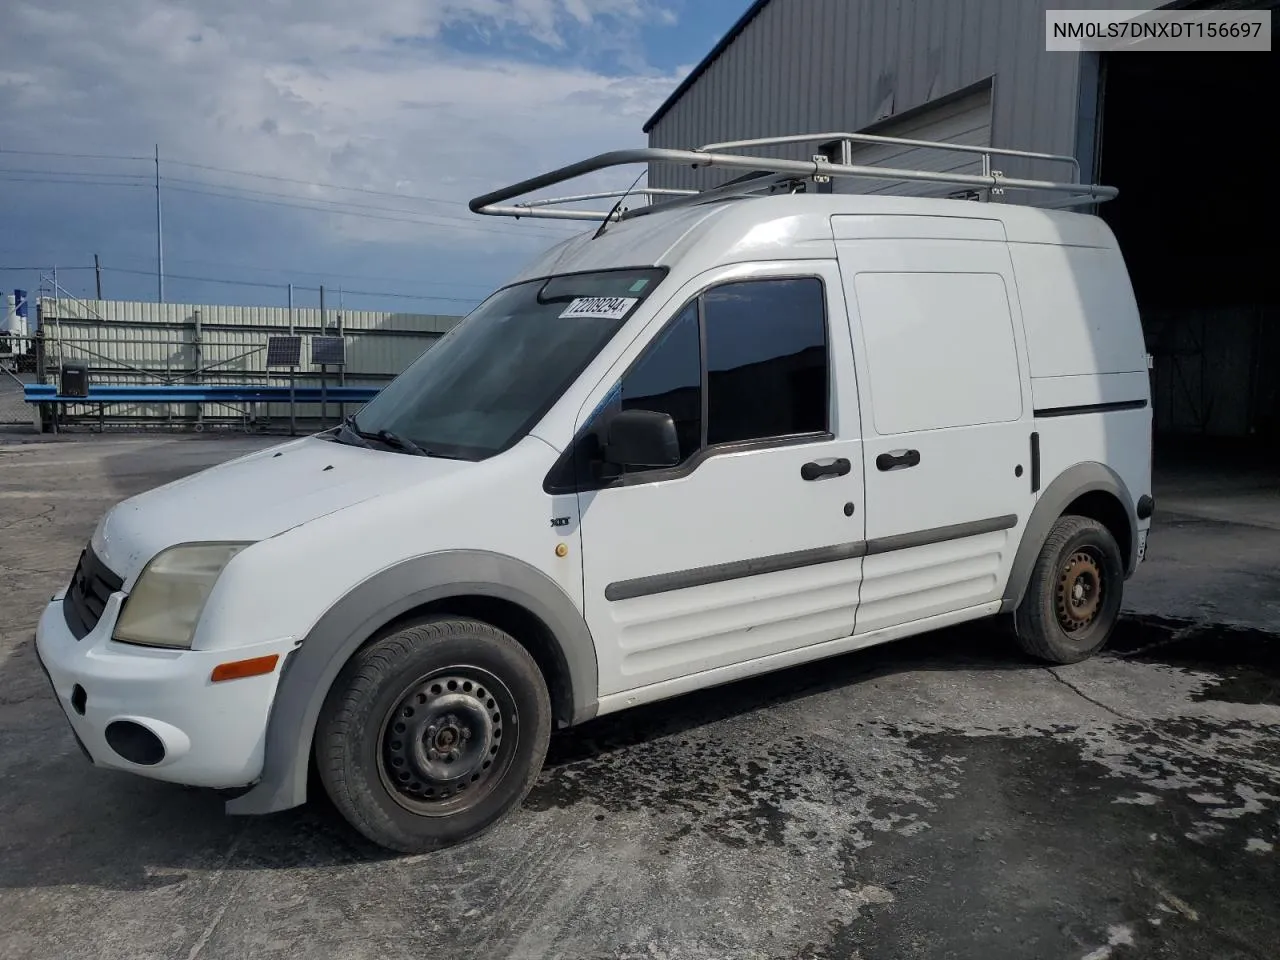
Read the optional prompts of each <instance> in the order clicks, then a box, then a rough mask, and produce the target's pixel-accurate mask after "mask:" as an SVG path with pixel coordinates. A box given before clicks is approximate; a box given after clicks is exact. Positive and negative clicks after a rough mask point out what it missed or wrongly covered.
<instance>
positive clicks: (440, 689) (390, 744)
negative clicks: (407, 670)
mask: <svg viewBox="0 0 1280 960" xmlns="http://www.w3.org/2000/svg"><path fill="white" fill-rule="evenodd" d="M518 720H519V716H518V713H517V710H516V704H515V698H514V697H513V696H512V694H511V691H510V689H509V688H508V687H507V685H506V684H505V683H503V682H502V680H501V679H499V678H498V677H497V676H496V675H494V674H493V673H491V672H490V671H488V670H485V669H484V668H483V667H477V666H473V665H470V664H459V665H454V666H449V667H443V668H441V669H438V670H433V671H431V672H430V673H429V674H426V675H424V676H422V677H419V678H418V679H416V680H414V681H413V682H412V683H409V684H407V685H406V686H405V687H404V689H403V690H402V691H401V693H400V695H399V696H398V697H397V698H396V700H395V703H394V705H393V706H392V708H391V709H390V710H388V711H387V713H386V715H385V716H384V717H383V720H382V725H381V727H380V729H379V731H378V753H379V756H378V774H379V777H380V779H381V780H382V785H383V786H384V787H385V788H386V790H387V793H388V794H390V795H391V797H392V799H394V800H395V801H396V803H397V804H399V805H400V806H401V807H403V808H404V809H405V810H407V811H409V812H410V813H413V814H416V815H418V816H428V817H445V816H451V815H453V814H456V813H459V812H460V811H463V810H467V809H469V808H471V807H474V806H475V805H476V804H477V803H479V802H480V801H481V800H482V799H484V797H486V796H488V795H489V794H490V793H492V792H493V789H494V788H495V787H496V786H497V785H498V784H499V783H500V782H501V781H502V778H503V775H504V774H505V773H506V772H507V769H508V768H509V767H510V766H511V763H512V760H513V759H514V758H515V752H516V746H517V744H518V742H519V728H518V725H517V723H518Z"/></svg>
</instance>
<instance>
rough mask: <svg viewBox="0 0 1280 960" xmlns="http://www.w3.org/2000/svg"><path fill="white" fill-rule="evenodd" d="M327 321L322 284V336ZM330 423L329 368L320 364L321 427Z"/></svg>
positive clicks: (321, 285)
mask: <svg viewBox="0 0 1280 960" xmlns="http://www.w3.org/2000/svg"><path fill="white" fill-rule="evenodd" d="M326 329H327V321H326V320H325V316H324V284H323V283H322V284H320V336H322V337H323V336H324V334H325V330H326ZM328 422H329V368H328V367H327V366H325V364H323V363H322V364H320V426H321V428H322V429H323V427H324V425H325V424H326V423H328Z"/></svg>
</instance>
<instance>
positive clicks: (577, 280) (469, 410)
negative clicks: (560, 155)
mask: <svg viewBox="0 0 1280 960" xmlns="http://www.w3.org/2000/svg"><path fill="white" fill-rule="evenodd" d="M664 274H665V271H664V270H660V269H652V268H649V269H638V270H610V271H605V272H600V273H581V274H572V275H568V276H561V277H552V278H551V279H544V280H533V281H529V282H527V283H520V284H516V285H515V286H511V287H507V288H506V289H503V290H499V291H498V292H497V293H495V294H494V295H493V296H491V297H490V298H489V299H488V300H486V301H485V302H484V303H482V304H481V305H480V306H479V307H477V308H476V309H475V310H474V311H472V312H471V314H470V315H468V316H467V318H466V319H465V320H463V321H462V323H460V324H459V325H458V326H457V327H455V328H454V329H453V330H452V331H450V332H449V333H448V334H447V335H446V336H445V337H444V338H442V339H441V340H440V341H439V342H438V343H436V344H435V345H434V346H432V347H431V348H429V349H428V350H427V351H426V352H425V353H423V354H422V356H421V357H419V358H418V359H417V360H416V361H414V362H413V364H411V365H410V366H409V368H408V369H407V370H405V372H404V373H402V374H400V376H399V377H397V378H396V379H395V380H393V381H392V382H391V383H389V384H387V386H386V387H385V388H384V389H383V390H382V391H381V392H380V393H379V394H378V395H377V396H376V397H374V398H373V399H372V400H370V401H369V402H368V403H367V404H366V405H365V406H364V407H363V408H362V409H361V410H360V411H359V413H357V414H356V424H355V426H356V428H357V429H358V430H359V431H360V433H361V434H364V435H376V434H378V433H379V432H381V431H384V430H385V431H389V432H390V433H392V434H394V435H396V436H399V437H402V438H405V439H407V440H410V441H412V442H413V443H415V444H417V445H418V446H420V447H421V448H422V449H423V450H424V451H425V452H426V453H428V454H430V455H434V456H443V457H455V458H460V459H466V460H479V459H483V458H484V457H488V456H492V455H493V454H495V453H499V452H500V451H502V450H505V449H506V448H507V447H509V446H511V445H512V444H513V443H515V442H516V441H517V440H519V439H520V438H521V437H523V436H524V435H525V434H526V433H527V432H528V431H529V430H530V429H531V428H532V427H533V425H534V424H535V423H536V422H537V421H538V420H539V419H540V418H541V417H542V416H543V415H544V414H545V413H546V412H547V410H549V409H550V408H551V405H552V404H553V403H555V401H556V400H557V399H558V398H559V397H560V395H561V394H562V393H563V392H564V391H565V390H566V389H568V387H569V385H570V384H571V383H572V382H573V381H574V379H575V378H576V377H577V376H578V374H580V373H581V372H582V370H583V368H584V367H586V365H587V364H588V363H590V362H591V360H592V358H594V357H595V355H596V354H597V353H598V352H599V351H600V349H601V348H602V347H603V346H604V345H605V344H606V343H608V342H609V340H610V339H611V338H612V337H613V335H614V334H615V333H617V332H618V330H619V328H620V327H621V326H622V324H623V323H624V322H625V321H626V319H627V317H629V316H630V315H631V313H632V312H633V311H634V310H635V308H636V307H637V306H639V305H640V303H642V302H643V301H644V300H645V299H646V298H647V297H648V296H649V295H650V294H651V293H652V292H653V290H654V289H655V288H656V287H657V286H658V284H659V282H660V281H661V280H662V277H663V275H664Z"/></svg>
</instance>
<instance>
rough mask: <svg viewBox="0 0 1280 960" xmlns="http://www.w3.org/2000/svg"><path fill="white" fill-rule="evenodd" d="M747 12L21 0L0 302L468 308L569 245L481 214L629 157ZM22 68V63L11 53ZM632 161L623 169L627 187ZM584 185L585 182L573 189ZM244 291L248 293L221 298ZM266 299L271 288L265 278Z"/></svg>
mask: <svg viewBox="0 0 1280 960" xmlns="http://www.w3.org/2000/svg"><path fill="white" fill-rule="evenodd" d="M748 5H749V0H376V3H375V4H373V5H370V6H368V7H363V8H362V7H361V6H360V5H358V4H351V3H349V2H340V0H275V2H272V3H264V2H261V0H220V2H218V3H216V4H214V3H209V2H205V3H193V2H190V0H186V2H183V0H112V2H111V3H99V2H96V0H16V4H13V3H11V4H7V5H6V15H5V48H6V50H7V51H8V53H7V55H6V58H5V60H4V61H3V62H0V289H3V290H5V291H12V290H13V289H14V288H18V287H20V288H24V289H27V290H29V291H31V292H32V293H33V294H34V292H35V290H36V288H37V285H38V282H39V271H40V270H44V271H48V270H50V269H51V268H52V267H54V266H57V267H58V281H59V283H60V284H61V285H62V286H64V287H65V288H66V289H67V290H68V291H70V292H71V293H72V294H75V295H79V296H92V295H93V286H94V274H93V270H92V263H93V255H94V254H95V253H97V254H98V255H99V256H100V258H101V262H102V266H103V274H102V278H103V294H104V296H106V297H108V298H112V299H142V300H154V299H155V298H156V295H157V289H156V277H155V269H156V264H155V257H156V226H155V191H154V183H153V180H152V177H153V176H154V164H153V161H152V160H151V159H150V156H151V154H152V151H153V150H154V149H155V145H156V144H159V147H160V160H161V162H160V175H161V198H162V205H163V217H164V241H165V242H164V255H165V275H166V276H165V299H166V300H169V301H175V302H187V303H242V304H243V303H248V304H253V303H260V304H283V303H284V302H285V299H286V297H287V292H286V290H285V289H284V285H285V284H287V283H290V282H292V283H293V284H294V285H295V288H296V289H295V302H296V303H299V304H310V303H314V302H315V301H316V299H317V297H318V290H317V289H316V288H318V286H319V285H320V284H321V283H323V284H324V285H325V287H326V297H327V298H330V299H329V302H331V303H336V302H337V300H338V297H339V291H340V289H341V297H342V300H343V303H344V304H345V305H346V306H348V307H351V308H356V309H358V308H369V309H394V310H405V311H410V312H422V313H464V312H466V310H467V309H469V308H470V306H471V305H473V304H474V302H476V301H477V300H478V299H480V298H481V297H483V296H484V295H485V293H486V292H487V291H488V290H489V289H492V287H493V286H494V285H496V284H498V283H501V282H502V281H503V280H504V279H505V278H506V277H507V276H509V275H510V274H511V273H513V272H515V270H517V269H518V268H519V266H520V265H521V264H522V263H523V262H525V261H527V260H529V259H531V258H532V257H534V256H536V255H537V254H538V253H539V252H541V251H542V250H544V249H546V247H548V246H550V245H551V244H553V243H555V242H558V239H559V238H561V237H563V236H566V235H568V234H569V233H572V232H574V230H575V229H576V228H574V227H572V226H567V225H566V224H564V223H562V222H550V223H548V222H546V221H542V222H535V223H529V222H528V221H520V222H518V223H517V222H514V221H509V220H505V219H491V218H479V217H476V216H474V215H472V214H471V213H470V212H469V211H468V210H467V209H466V206H465V202H466V201H467V200H468V199H470V198H471V197H472V196H475V195H477V194H480V193H484V192H486V191H488V190H489V189H492V188H493V187H495V186H498V185H500V184H503V183H506V182H511V181H514V180H519V179H522V178H524V177H526V176H528V175H530V174H532V173H534V172H538V171H539V170H541V169H545V168H548V167H551V166H555V165H558V164H561V163H567V162H571V161H573V160H577V159H581V158H582V157H584V156H587V155H589V154H591V153H596V152H600V151H603V150H609V149H615V148H617V147H620V146H632V145H643V143H644V135H643V134H642V133H641V130H640V127H641V125H642V124H643V122H644V121H645V120H646V119H647V118H648V116H649V115H650V113H651V112H652V111H653V109H654V108H656V107H657V105H658V104H659V103H661V101H662V100H663V99H664V98H665V97H666V96H667V94H668V93H670V92H671V90H672V89H673V88H674V87H675V85H676V84H677V83H678V82H679V80H680V79H681V78H682V77H683V76H684V75H685V74H686V73H687V72H688V70H689V69H690V68H691V67H692V66H693V65H694V64H695V63H697V61H698V60H700V59H701V58H702V56H703V55H705V53H706V52H707V51H708V50H709V49H710V48H711V46H712V45H713V44H714V43H715V42H716V40H717V39H718V38H719V37H720V36H721V35H722V34H723V33H724V31H725V30H726V29H728V27H729V26H730V25H731V24H732V23H733V22H734V21H735V20H736V19H737V18H738V17H739V16H740V15H741V14H742V12H743V11H744V10H745V9H746V7H747V6H748ZM15 51H16V53H15ZM637 172H638V170H634V171H631V172H630V173H627V172H625V171H617V172H615V173H614V174H613V175H612V178H611V179H607V181H606V183H607V185H609V186H614V185H616V186H625V185H627V184H629V183H630V182H631V180H632V179H633V178H634V176H635V174H636V173H637ZM575 192H576V191H575ZM214 281H235V282H214ZM250 284H257V286H253V285H250Z"/></svg>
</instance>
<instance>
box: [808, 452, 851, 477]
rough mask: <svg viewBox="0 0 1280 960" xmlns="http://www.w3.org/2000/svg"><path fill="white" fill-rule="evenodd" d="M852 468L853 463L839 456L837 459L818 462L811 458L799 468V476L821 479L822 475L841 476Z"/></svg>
mask: <svg viewBox="0 0 1280 960" xmlns="http://www.w3.org/2000/svg"><path fill="white" fill-rule="evenodd" d="M852 469H853V464H851V463H850V462H849V461H848V460H846V459H845V458H844V457H840V458H839V459H838V460H832V461H831V462H830V463H818V462H817V461H816V460H812V461H810V462H809V463H806V464H805V465H804V466H803V467H801V468H800V477H801V479H804V480H821V479H822V478H823V477H843V476H844V475H845V474H846V473H848V472H849V471H850V470H852Z"/></svg>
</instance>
